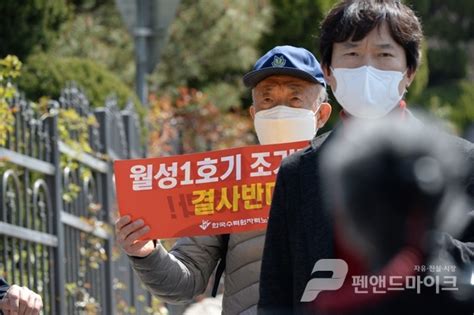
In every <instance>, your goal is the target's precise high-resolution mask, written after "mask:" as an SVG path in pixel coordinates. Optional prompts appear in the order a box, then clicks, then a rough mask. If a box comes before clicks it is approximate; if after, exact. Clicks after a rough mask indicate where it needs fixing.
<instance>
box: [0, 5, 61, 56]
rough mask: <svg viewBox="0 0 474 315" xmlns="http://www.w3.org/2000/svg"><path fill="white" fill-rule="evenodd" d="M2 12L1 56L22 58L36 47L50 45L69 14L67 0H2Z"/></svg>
mask: <svg viewBox="0 0 474 315" xmlns="http://www.w3.org/2000/svg"><path fill="white" fill-rule="evenodd" d="M0 12H2V18H1V19H0V30H2V31H1V32H0V43H2V44H1V45H0V56H1V57H3V56H5V55H7V54H14V55H17V56H18V57H19V58H20V59H24V58H26V57H27V56H28V55H29V54H30V53H31V52H32V51H34V50H35V49H47V48H48V47H49V46H50V45H51V44H52V43H53V42H54V40H55V39H56V37H57V35H58V32H59V29H60V28H61V25H62V24H63V23H64V22H66V21H67V20H68V19H69V18H70V8H69V6H68V4H67V1H64V0H35V1H0Z"/></svg>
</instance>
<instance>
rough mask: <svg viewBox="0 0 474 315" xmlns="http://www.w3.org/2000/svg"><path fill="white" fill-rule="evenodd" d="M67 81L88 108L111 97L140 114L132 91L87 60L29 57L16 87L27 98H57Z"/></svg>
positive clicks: (105, 70)
mask: <svg viewBox="0 0 474 315" xmlns="http://www.w3.org/2000/svg"><path fill="white" fill-rule="evenodd" d="M70 81H74V82H76V83H77V84H78V85H79V86H80V87H81V88H83V89H84V93H85V94H86V96H87V97H88V99H89V102H90V104H91V106H92V107H101V106H103V105H104V102H105V100H106V99H107V97H108V96H110V95H112V94H115V95H116V96H117V100H118V102H119V104H120V105H122V106H123V105H124V104H126V103H127V101H128V100H131V101H132V102H133V103H134V104H135V106H136V108H137V111H138V112H139V113H141V114H143V107H142V105H141V103H140V101H139V100H138V98H137V97H136V95H135V94H134V92H133V91H132V90H131V89H130V88H128V86H126V85H125V84H124V83H123V82H122V81H121V80H120V79H118V78H117V77H116V75H115V74H113V73H112V72H110V71H109V70H107V69H106V68H105V67H103V66H102V65H99V64H97V63H95V62H93V61H91V60H88V59H81V58H58V57H54V56H52V55H47V54H38V55H33V56H31V57H30V58H28V60H27V61H26V63H25V66H24V68H23V73H22V75H21V77H20V79H19V80H18V87H19V89H20V90H21V91H23V92H25V93H26V96H27V97H28V98H30V99H39V98H40V97H42V96H47V97H50V98H56V99H57V98H58V97H59V95H60V93H61V90H62V89H63V88H64V87H65V86H66V84H67V83H68V82H70Z"/></svg>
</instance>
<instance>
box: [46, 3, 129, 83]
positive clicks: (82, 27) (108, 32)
mask: <svg viewBox="0 0 474 315" xmlns="http://www.w3.org/2000/svg"><path fill="white" fill-rule="evenodd" d="M72 2H73V3H74V13H75V15H74V17H73V18H72V19H71V20H70V21H69V22H68V23H64V24H63V26H62V28H61V32H60V34H59V38H58V40H57V41H56V42H55V43H54V44H53V46H52V47H51V49H50V50H49V52H48V53H49V54H51V55H53V56H55V57H77V58H84V59H89V60H93V61H94V62H96V63H98V64H101V65H103V66H104V67H106V68H107V69H108V70H109V71H111V72H113V73H114V74H115V75H116V76H117V77H119V78H120V79H121V80H122V81H123V82H124V83H126V84H127V85H128V86H129V87H133V82H134V72H135V67H134V54H133V38H132V37H131V36H130V34H129V33H128V32H127V29H126V27H125V25H124V23H123V22H122V20H121V18H120V15H119V12H118V10H117V8H116V6H115V2H114V1H112V0H73V1H72Z"/></svg>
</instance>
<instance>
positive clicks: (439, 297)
mask: <svg viewBox="0 0 474 315" xmlns="http://www.w3.org/2000/svg"><path fill="white" fill-rule="evenodd" d="M334 137H335V139H333V140H334V141H332V143H331V144H330V145H329V146H328V148H327V150H325V151H323V153H322V154H323V163H322V172H323V173H324V175H325V176H322V178H324V179H325V180H326V182H325V186H324V189H325V190H328V195H329V196H330V198H329V200H328V209H331V210H332V211H334V220H335V229H336V235H337V239H336V243H337V245H338V246H337V247H339V248H342V249H343V251H342V252H343V253H344V254H345V255H344V257H341V258H346V257H352V258H354V261H355V262H357V263H358V264H359V265H360V266H362V269H361V270H364V271H365V273H366V274H367V275H368V276H369V277H370V276H371V275H378V276H380V277H384V278H386V281H387V284H386V286H388V282H389V280H390V281H391V279H390V277H393V276H397V277H401V279H404V278H403V277H413V279H415V280H416V279H422V280H423V279H426V276H427V275H428V276H429V275H431V276H432V277H433V279H436V281H437V283H436V285H435V286H433V284H432V286H431V287H429V285H427V284H424V283H423V282H422V283H421V286H423V285H424V287H423V288H421V289H420V290H416V291H413V290H411V291H410V290H400V291H398V292H393V291H391V292H387V293H386V294H383V295H382V294H378V296H375V295H372V296H370V294H369V295H366V296H364V297H362V296H360V294H359V296H357V295H356V294H354V289H355V288H354V286H355V281H354V282H352V280H354V277H353V278H352V279H350V278H349V276H348V278H349V279H347V278H346V283H345V285H346V289H348V288H347V284H348V283H347V282H349V284H348V285H349V286H351V287H350V289H352V290H350V291H351V292H349V290H348V291H347V292H349V295H346V296H344V295H343V293H341V292H336V293H334V294H333V295H334V296H337V299H333V301H331V298H328V299H324V298H323V299H322V300H319V301H316V302H318V304H319V306H320V307H322V309H325V310H326V311H327V312H326V313H327V314H333V313H334V308H333V306H331V305H333V304H335V303H332V302H337V306H338V307H340V306H341V305H350V304H351V303H353V306H354V307H352V308H350V311H348V312H347V313H349V314H370V313H371V312H375V313H377V312H381V313H383V314H387V313H386V312H389V313H390V312H391V313H393V312H395V313H396V312H399V311H411V312H413V311H414V310H417V311H418V310H419V311H422V310H423V311H427V310H431V309H432V308H433V309H434V310H435V313H436V312H438V313H436V314H444V312H445V310H446V309H450V310H453V312H454V313H456V314H458V313H457V311H456V310H459V311H465V310H469V311H471V312H472V310H473V309H474V304H473V299H474V295H473V293H474V291H473V286H472V285H471V283H470V282H471V274H472V267H473V265H472V257H469V256H472V253H473V247H474V243H472V239H471V240H470V239H467V241H471V243H469V242H467V243H461V242H459V241H457V240H455V239H453V237H454V238H460V239H461V240H462V241H466V239H465V238H466V236H469V235H471V236H472V228H473V226H472V210H473V209H474V207H473V201H472V199H470V198H469V196H468V194H467V191H466V185H468V184H469V180H471V181H472V180H473V179H472V178H469V174H471V177H472V174H473V169H472V168H473V167H474V164H473V162H472V161H471V160H467V159H466V156H467V155H466V154H465V153H466V152H463V151H462V149H461V147H462V144H461V143H460V142H459V141H460V140H459V138H456V137H454V136H450V135H448V134H447V133H445V132H443V131H441V130H439V129H437V128H434V124H429V125H428V124H424V125H422V124H421V123H420V122H419V121H416V120H406V119H405V120H398V119H381V120H376V121H375V120H374V121H371V120H355V119H354V120H352V121H349V122H347V123H345V125H344V128H341V129H340V130H338V133H337V134H335V135H334ZM471 185H472V183H471ZM468 187H470V186H469V185H468ZM468 189H472V187H471V188H468ZM466 253H467V254H466ZM348 264H349V275H351V262H350V261H349V262H348ZM352 265H354V264H352ZM431 265H432V266H440V267H441V268H440V269H441V270H438V269H436V270H434V272H433V270H428V269H431V268H428V267H426V270H425V268H421V267H420V266H431ZM417 267H418V268H417ZM448 267H453V268H448ZM433 269H435V268H433ZM451 269H452V270H451ZM447 270H450V272H449V276H450V277H452V278H455V279H456V281H455V282H456V284H455V290H450V291H440V289H439V287H441V288H443V286H444V283H443V279H444V278H445V276H446V275H447V274H448V273H447V272H446V271H447ZM425 271H426V273H425ZM424 277H425V278H424ZM430 279H431V278H430ZM450 279H451V278H450ZM342 291H344V290H342ZM420 291H421V292H420ZM435 291H436V292H435ZM351 299H352V300H354V301H357V300H360V301H358V302H354V301H352V302H350V301H349V300H351ZM336 300H337V301H336ZM362 300H363V301H362ZM370 300H372V301H371V302H370V303H369V302H367V301H370ZM361 301H362V302H361ZM345 302H347V303H345ZM364 303H365V304H364ZM356 304H357V307H356ZM364 305H366V307H365V308H364ZM369 305H370V306H369ZM338 311H340V310H338ZM323 313H324V312H323ZM344 314H346V313H344ZM413 314H415V313H413ZM420 314H421V313H420ZM430 314H432V313H430Z"/></svg>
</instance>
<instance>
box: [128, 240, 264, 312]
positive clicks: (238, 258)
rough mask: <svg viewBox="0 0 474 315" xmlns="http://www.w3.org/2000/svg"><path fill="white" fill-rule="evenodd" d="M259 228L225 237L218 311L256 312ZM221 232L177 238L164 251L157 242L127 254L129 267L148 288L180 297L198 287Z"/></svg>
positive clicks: (219, 247) (219, 249)
mask: <svg viewBox="0 0 474 315" xmlns="http://www.w3.org/2000/svg"><path fill="white" fill-rule="evenodd" d="M264 240H265V231H258V232H246V233H238V234H231V235H230V237H229V244H228V246H229V247H228V251H227V258H226V269H225V272H224V275H225V282H224V298H223V302H222V303H223V310H222V314H225V315H234V314H239V315H249V314H257V303H258V299H259V291H258V290H259V278H260V266H261V260H262V253H263V245H264V242H265V241H264ZM223 248H224V244H223V240H222V236H201V237H187V238H181V239H179V240H178V241H177V242H176V244H175V245H174V246H173V248H172V249H171V250H170V252H167V251H166V250H165V249H164V248H163V246H161V244H158V245H157V248H156V249H155V251H154V252H153V253H152V254H150V255H149V256H147V257H145V258H135V257H131V261H132V267H133V269H134V270H135V271H136V273H137V274H138V276H139V278H140V279H141V280H142V282H143V283H144V284H145V286H146V287H147V288H148V289H149V291H150V292H151V293H152V294H153V295H155V296H157V297H159V298H161V299H162V300H164V301H166V302H170V303H184V302H188V301H190V300H192V299H193V298H194V297H195V296H196V295H199V294H201V293H203V292H204V291H205V289H206V287H207V284H208V282H209V278H210V276H211V274H212V272H213V271H214V269H215V267H216V265H217V263H218V261H219V259H220V258H221V255H222V253H223Z"/></svg>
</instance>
